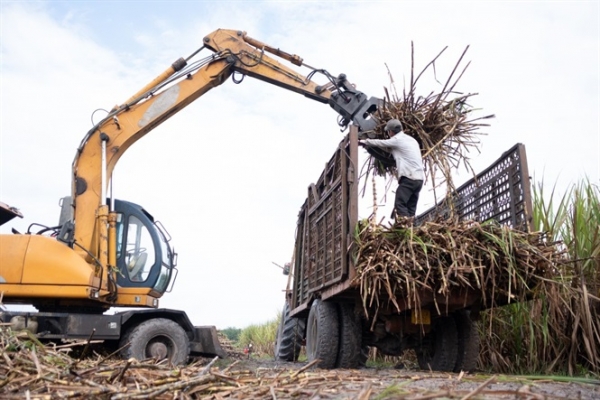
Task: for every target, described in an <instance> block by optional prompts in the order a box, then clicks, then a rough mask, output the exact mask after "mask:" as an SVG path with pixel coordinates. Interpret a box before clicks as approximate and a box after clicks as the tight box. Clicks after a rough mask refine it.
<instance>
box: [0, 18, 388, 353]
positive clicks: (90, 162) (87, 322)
mask: <svg viewBox="0 0 600 400" xmlns="http://www.w3.org/2000/svg"><path fill="white" fill-rule="evenodd" d="M204 50H207V51H209V52H210V55H208V56H206V57H204V58H200V54H201V52H202V51H204ZM278 59H280V60H278ZM280 61H281V62H280ZM284 61H285V62H288V63H291V64H293V65H295V66H298V67H305V68H308V69H309V70H310V72H309V73H308V74H306V75H302V74H300V73H298V72H296V71H295V70H294V69H293V68H292V67H289V66H287V65H285V64H284V63H283V62H284ZM317 74H319V75H323V76H324V77H325V78H326V83H325V84H322V85H320V84H317V83H316V82H314V81H313V78H314V76H315V75H317ZM244 76H250V77H252V78H256V79H258V80H260V81H263V82H267V83H270V84H273V85H276V86H279V87H281V88H283V89H287V90H291V91H293V92H296V93H298V94H301V95H304V96H305V97H307V98H309V99H312V100H316V101H318V102H321V103H323V104H329V106H331V108H333V110H334V111H335V112H337V114H338V121H337V122H338V124H339V125H340V127H341V128H342V129H345V128H347V127H348V125H351V124H352V125H353V126H356V127H357V128H358V130H359V131H361V132H369V131H373V130H374V129H375V127H376V126H377V123H378V121H377V116H376V111H377V110H378V107H380V105H381V100H380V99H378V98H375V97H367V95H365V94H364V93H362V92H360V91H358V90H356V88H355V87H354V85H352V84H350V83H349V81H348V79H347V77H346V75H344V74H339V75H337V76H334V75H331V74H330V73H329V72H327V71H326V70H324V69H316V68H313V67H311V66H309V65H307V64H306V63H304V60H303V59H302V58H301V57H299V56H298V55H295V54H289V53H287V52H285V51H282V50H280V49H279V48H275V47H272V46H269V45H267V44H264V43H262V42H260V41H258V40H256V39H253V38H251V37H249V36H248V35H247V34H246V32H243V31H236V30H225V29H218V30H216V31H214V32H212V33H211V34H209V35H207V36H206V37H204V38H203V43H202V46H201V47H200V48H199V49H198V50H196V51H194V52H193V53H192V54H191V55H190V56H189V57H187V58H185V59H184V58H180V59H178V60H177V61H176V62H174V63H173V64H172V65H171V66H170V67H169V68H167V69H166V70H165V71H164V72H163V73H161V74H160V75H158V76H157V77H156V78H155V79H153V80H152V81H151V82H150V83H148V84H147V85H146V86H144V87H143V88H142V89H140V90H139V91H138V92H137V93H135V94H134V95H133V96H131V97H130V98H129V99H127V101H125V102H124V103H122V104H121V105H118V106H115V107H114V108H112V109H111V110H110V111H109V112H108V113H107V115H106V116H105V117H104V118H103V119H102V120H101V121H100V122H98V123H97V124H95V125H94V126H93V127H92V128H91V129H90V130H89V131H88V132H87V133H86V134H85V136H84V137H83V140H82V141H81V143H80V145H79V147H78V148H77V151H76V154H75V158H74V160H73V164H72V176H71V179H72V185H71V194H70V196H66V197H64V198H63V199H61V213H60V218H59V224H58V225H57V226H41V225H39V224H31V225H30V226H29V229H28V230H27V232H25V233H20V232H17V231H16V230H14V229H13V231H12V233H11V234H2V235H0V294H1V297H0V298H1V301H2V303H3V304H6V305H12V304H17V305H18V304H28V305H32V306H33V307H34V308H35V309H36V310H37V311H9V310H7V309H6V308H3V309H0V322H4V323H5V324H8V325H9V326H11V327H12V328H13V329H28V330H29V331H30V332H32V333H33V334H35V335H36V336H37V337H38V338H39V339H40V340H61V339H88V340H91V339H94V340H103V341H104V343H106V344H107V345H112V346H114V347H115V348H116V349H117V350H118V352H119V354H120V355H121V356H122V357H124V358H126V359H129V358H130V357H134V358H136V359H138V360H142V359H148V358H155V359H162V360H164V359H168V360H169V362H171V363H172V364H173V365H177V364H183V363H185V362H187V361H188V360H189V357H191V356H197V355H203V356H220V357H225V356H226V354H225V352H224V351H223V349H222V347H221V346H220V343H219V340H218V336H217V332H216V328H215V327H214V326H200V327H197V326H193V324H192V323H191V322H190V320H189V318H188V317H187V315H186V313H185V312H184V311H181V310H171V309H162V308H159V306H158V305H159V299H160V297H161V296H162V295H163V294H164V293H165V291H167V290H170V288H171V286H172V284H173V283H174V278H175V276H176V271H177V269H176V265H177V261H176V260H177V254H176V253H175V252H174V251H173V247H172V246H171V243H170V240H171V238H170V236H169V234H168V232H167V230H166V229H165V228H164V226H163V225H162V224H161V223H159V222H158V221H157V220H156V219H155V218H154V217H153V216H152V215H151V214H150V213H149V212H148V211H147V210H145V209H144V208H143V207H142V206H140V205H137V204H133V203H131V202H127V201H122V200H117V199H114V198H113V196H112V193H109V191H110V187H111V186H110V182H111V178H112V173H113V170H114V168H115V166H116V164H117V162H118V161H119V159H120V158H121V156H122V155H123V154H124V153H125V152H126V151H127V149H129V147H131V146H132V145H134V144H135V143H136V142H137V141H138V140H139V139H140V138H142V137H143V136H144V135H146V134H147V133H149V132H150V131H152V130H153V129H154V128H156V127H157V126H158V125H160V124H161V123H162V122H164V121H166V120H167V119H168V118H170V117H172V116H173V115H175V114H176V113H177V112H179V111H180V110H182V109H183V108H185V107H186V106H187V105H188V104H190V103H192V102H193V101H194V100H196V99H198V98H200V97H201V96H202V95H204V94H205V93H206V92H208V91H209V90H210V89H212V88H214V87H217V86H219V85H221V84H223V83H224V82H225V81H226V80H227V79H228V78H229V77H231V78H232V80H234V81H235V82H236V83H238V82H239V81H240V80H241V79H242V78H243V77H244ZM14 217H23V216H22V214H21V213H20V212H19V210H18V209H16V208H13V207H9V206H8V205H6V204H3V203H0V223H2V224H3V223H6V222H8V221H10V220H11V219H12V218H14ZM119 307H121V308H126V310H125V311H119V312H116V313H111V312H110V310H114V309H115V308H116V309H118V308H119Z"/></svg>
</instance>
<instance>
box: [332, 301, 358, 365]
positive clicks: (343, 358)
mask: <svg viewBox="0 0 600 400" xmlns="http://www.w3.org/2000/svg"><path fill="white" fill-rule="evenodd" d="M339 318H340V322H339V323H340V340H339V346H340V348H339V350H338V356H337V361H336V365H335V366H336V367H338V368H357V367H358V366H359V364H360V358H361V342H362V327H361V326H360V320H359V319H358V316H357V315H356V314H355V313H354V307H353V304H348V303H340V304H339Z"/></svg>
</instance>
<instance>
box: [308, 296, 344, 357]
mask: <svg viewBox="0 0 600 400" xmlns="http://www.w3.org/2000/svg"><path fill="white" fill-rule="evenodd" d="M339 335H340V331H339V320H338V308H337V305H336V304H335V303H333V302H330V301H321V300H315V301H314V302H313V304H312V306H311V307H310V312H309V313H308V325H307V327H306V357H307V358H308V362H312V361H314V360H321V361H320V362H319V364H318V366H319V368H334V367H335V363H336V360H337V354H338V346H339Z"/></svg>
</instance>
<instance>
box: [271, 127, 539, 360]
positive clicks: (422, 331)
mask: <svg viewBox="0 0 600 400" xmlns="http://www.w3.org/2000/svg"><path fill="white" fill-rule="evenodd" d="M358 148H359V147H358V131H357V130H356V129H354V128H352V127H351V129H350V132H349V133H348V135H347V136H346V137H345V138H344V139H343V140H342V142H341V143H340V145H339V147H338V148H337V149H336V151H335V153H334V155H333V156H332V157H331V159H330V160H329V161H328V163H327V164H326V166H325V169H324V170H323V172H322V174H321V175H320V177H319V179H318V180H317V181H316V183H314V184H310V185H309V186H308V193H307V198H306V201H305V202H304V204H303V205H302V207H301V209H300V212H299V216H298V222H297V231H296V240H295V248H294V257H293V260H292V263H291V268H290V279H289V283H288V287H287V290H286V298H285V303H284V308H283V312H282V318H281V322H280V325H279V328H278V331H277V339H276V344H275V357H276V358H277V359H280V360H286V361H295V360H297V358H298V355H299V354H300V350H301V348H302V346H305V347H306V354H307V357H308V360H309V361H313V360H319V361H318V363H319V364H318V365H319V367H321V368H356V367H358V366H359V365H361V364H364V362H366V357H367V355H368V350H369V347H375V348H377V349H378V351H380V352H381V353H383V354H386V355H392V356H398V355H401V354H402V353H403V352H404V351H405V350H407V349H414V350H415V351H416V353H417V357H418V360H419V365H420V367H421V368H424V369H431V370H440V371H456V372H458V371H461V370H462V371H471V370H473V369H474V368H475V365H476V362H477V358H478V355H479V339H478V333H477V327H476V325H475V321H474V319H476V317H477V315H478V313H479V311H481V310H484V309H486V308H489V307H491V306H492V304H491V303H489V301H488V300H486V301H484V299H483V298H482V296H481V295H480V294H478V293H477V292H476V291H469V290H462V289H461V290H456V291H455V292H452V293H451V295H450V296H440V295H439V294H437V293H432V292H431V291H426V290H422V291H421V292H419V299H420V301H419V303H420V306H419V307H418V308H416V307H415V304H414V302H413V303H411V302H410V301H407V299H406V298H404V296H405V295H404V294H403V293H402V292H399V293H397V296H396V298H395V299H394V300H395V302H394V303H395V304H397V305H400V306H399V307H400V308H399V309H398V306H394V307H392V302H387V303H386V302H382V304H380V305H379V307H380V310H379V312H378V313H377V316H372V315H370V316H366V315H365V313H364V311H363V308H362V305H361V298H360V293H359V288H358V285H357V282H356V281H355V278H356V276H357V271H356V268H355V265H354V264H353V258H352V249H353V231H354V228H355V227H356V225H357V223H358V222H359V208H360V206H361V204H360V200H361V199H360V198H359V188H360V187H362V186H361V185H364V182H360V179H359V169H360V165H359V152H358ZM450 207H452V209H453V210H454V212H455V213H456V214H457V215H458V216H459V218H461V219H471V220H476V221H480V222H483V221H486V220H488V219H495V220H497V221H498V222H500V223H501V224H504V225H507V226H509V227H511V228H512V229H518V230H524V231H527V230H528V229H529V226H530V223H531V215H532V211H531V210H532V202H531V193H530V180H529V174H528V170H527V159H526V153H525V147H524V146H523V145H522V144H517V145H515V146H514V147H513V148H511V149H510V150H508V151H506V152H505V153H504V154H503V155H502V156H501V157H500V158H499V159H498V160H497V161H496V162H495V163H493V164H492V165H491V166H490V167H488V168H487V169H485V170H484V171H482V172H481V173H480V174H478V175H477V176H476V177H474V178H473V179H471V180H469V181H468V182H466V183H465V184H463V185H462V186H460V187H459V188H457V189H456V190H455V191H454V192H453V193H452V195H451V196H448V197H447V198H446V199H444V200H443V201H442V202H440V203H439V204H437V205H436V206H434V207H432V208H431V209H429V210H427V211H426V212H424V213H422V214H420V215H419V216H417V218H416V219H415V224H417V225H418V224H422V223H425V221H428V220H431V219H433V218H435V217H436V216H444V215H447V214H448V213H449V209H450ZM434 304H437V305H438V306H439V307H435V306H434ZM494 305H500V304H496V303H494Z"/></svg>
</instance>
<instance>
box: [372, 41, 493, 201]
mask: <svg viewBox="0 0 600 400" xmlns="http://www.w3.org/2000/svg"><path fill="white" fill-rule="evenodd" d="M446 49H447V48H444V49H443V50H442V51H441V52H440V53H439V54H438V55H437V56H436V57H435V58H434V59H433V60H431V61H430V62H429V63H428V64H427V65H426V66H425V67H424V68H423V70H422V71H421V72H420V73H418V74H417V75H416V76H415V71H414V47H413V48H412V53H411V60H412V61H411V73H410V82H409V85H408V88H406V89H404V90H403V91H402V93H401V94H398V92H397V90H396V88H395V84H394V79H393V77H392V76H391V73H390V80H391V89H385V96H384V99H383V100H384V104H383V106H382V107H380V109H379V110H378V111H377V114H376V117H377V120H378V121H379V124H378V126H377V127H376V129H375V132H374V134H370V135H369V136H372V137H377V138H387V137H388V136H387V134H386V132H385V131H384V126H385V123H386V122H387V121H388V120H389V119H391V118H396V119H398V120H400V121H401V122H402V125H403V127H404V132H405V133H406V134H407V135H409V136H412V137H414V138H415V139H416V140H417V141H418V142H419V145H420V147H421V151H422V154H423V159H424V162H425V165H426V174H427V176H428V179H429V180H431V182H432V184H433V186H434V187H437V186H439V185H440V184H443V183H446V184H447V190H448V191H451V190H453V189H454V186H453V183H452V176H451V172H452V170H453V169H455V168H458V167H459V166H460V165H463V166H464V167H466V168H467V169H468V170H469V171H471V172H473V170H472V168H471V166H470V163H469V158H470V156H471V155H470V154H469V153H470V152H472V151H477V152H479V148H478V147H479V144H480V136H482V135H485V133H483V132H481V131H480V128H481V127H485V126H489V124H487V123H484V122H483V121H484V120H487V119H490V118H494V115H491V114H490V115H485V116H480V117H477V116H475V115H474V114H475V113H476V112H477V111H478V110H477V109H476V108H474V107H473V106H472V105H471V104H470V102H471V100H472V97H473V96H476V95H477V93H467V94H464V93H460V92H457V91H456V86H457V84H458V82H459V81H460V78H461V77H462V76H463V74H464V73H465V71H466V69H467V68H468V66H469V63H467V64H466V65H465V66H464V67H462V66H461V63H462V62H463V58H464V56H465V54H466V52H467V50H468V47H467V48H465V50H464V51H463V53H462V55H461V56H460V58H459V60H458V61H457V63H456V65H455V67H454V69H453V70H452V72H451V73H450V75H449V76H448V78H447V80H446V82H445V84H444V85H443V87H442V89H441V91H440V92H438V93H433V92H432V93H430V94H429V95H427V96H419V95H417V84H418V83H419V79H420V78H421V77H422V76H423V74H425V73H426V72H428V71H429V69H433V70H434V71H433V72H434V73H435V65H436V62H437V61H438V60H439V58H440V57H441V56H442V54H443V53H444V51H445V50H446ZM368 151H369V152H370V153H371V154H372V155H374V156H375V157H372V158H371V159H370V160H369V170H373V171H374V172H375V173H376V174H379V175H385V174H387V173H389V174H391V175H394V174H395V163H394V160H393V158H392V157H391V155H390V154H389V153H387V152H385V151H382V150H379V149H374V148H368ZM438 172H439V173H440V174H441V176H442V180H441V181H440V182H436V179H437V177H438Z"/></svg>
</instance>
